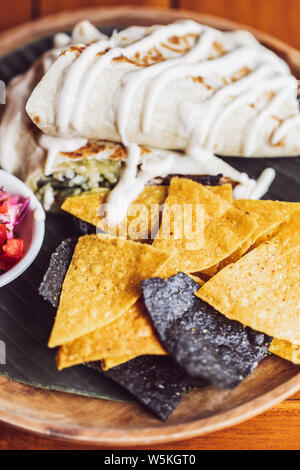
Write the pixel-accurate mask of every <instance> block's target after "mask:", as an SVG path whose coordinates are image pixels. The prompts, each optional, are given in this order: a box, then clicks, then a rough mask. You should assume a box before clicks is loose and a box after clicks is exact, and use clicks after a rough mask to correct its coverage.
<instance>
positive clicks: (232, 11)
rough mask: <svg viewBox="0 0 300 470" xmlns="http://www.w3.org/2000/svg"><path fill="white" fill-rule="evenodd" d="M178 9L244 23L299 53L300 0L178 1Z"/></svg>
mask: <svg viewBox="0 0 300 470" xmlns="http://www.w3.org/2000/svg"><path fill="white" fill-rule="evenodd" d="M178 6H179V7H180V8H186V9H190V10H195V11H198V12H201V13H209V14H212V15H217V16H221V17H223V18H229V19H231V20H234V21H238V22H239V23H245V24H247V25H249V26H253V27H254V28H258V29H260V30H261V31H266V32H267V33H269V34H273V35H274V36H276V37H278V38H280V39H282V40H283V41H286V42H288V43H289V44H291V45H293V46H294V47H296V48H298V49H300V34H299V19H300V1H299V0H288V1H287V0H210V1H207V0H178Z"/></svg>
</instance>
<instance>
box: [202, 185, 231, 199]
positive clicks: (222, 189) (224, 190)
mask: <svg viewBox="0 0 300 470" xmlns="http://www.w3.org/2000/svg"><path fill="white" fill-rule="evenodd" d="M205 187H206V188H207V189H209V190H210V191H212V192H213V193H216V194H219V196H222V198H224V199H226V201H228V202H230V203H231V204H232V203H233V193H232V186H231V184H229V183H226V184H223V185H221V186H205Z"/></svg>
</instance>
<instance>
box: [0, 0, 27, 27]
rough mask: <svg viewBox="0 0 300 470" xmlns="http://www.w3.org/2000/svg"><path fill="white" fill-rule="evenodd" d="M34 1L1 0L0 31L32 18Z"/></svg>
mask: <svg viewBox="0 0 300 470" xmlns="http://www.w3.org/2000/svg"><path fill="white" fill-rule="evenodd" d="M32 2H33V0H1V1H0V30H2V29H6V28H10V27H11V26H15V25H16V24H19V23H22V22H23V21H28V20H30V19H31V18H32V4H33V3H32Z"/></svg>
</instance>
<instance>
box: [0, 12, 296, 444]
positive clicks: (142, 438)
mask: <svg viewBox="0 0 300 470" xmlns="http://www.w3.org/2000/svg"><path fill="white" fill-rule="evenodd" d="M146 16H149V17H153V18H154V17H155V16H157V18H159V21H158V22H162V23H163V22H166V21H172V20H176V19H179V18H194V19H195V20H197V21H199V22H203V23H205V24H209V25H212V26H215V27H217V28H218V27H219V28H225V29H238V28H242V29H247V30H248V31H251V32H252V33H254V34H255V35H256V37H257V38H258V39H259V40H260V41H262V42H264V44H266V45H268V46H269V47H271V48H274V49H276V50H277V51H278V52H281V53H283V54H284V55H285V56H286V57H287V58H288V60H289V61H290V63H291V64H292V65H293V66H296V67H297V68H298V70H299V71H300V52H299V51H297V50H296V49H294V48H293V47H291V46H289V45H287V44H285V43H284V42H282V41H280V40H278V39H276V38H274V37H272V36H270V35H268V34H266V33H263V32H260V31H258V30H256V29H254V28H250V27H248V26H245V25H242V24H240V23H236V22H233V21H230V20H226V19H222V18H218V17H214V16H211V15H204V14H199V13H195V12H192V11H188V10H170V9H164V8H159V9H155V8H147V7H136V6H134V7H109V8H105V7H98V8H97V7H96V8H85V9H80V10H76V11H68V12H61V13H58V14H54V15H51V16H46V17H44V18H41V19H38V20H34V21H30V22H27V23H24V24H22V25H20V26H17V27H14V28H11V29H9V30H7V31H5V32H3V33H0V56H3V55H6V54H8V53H9V52H11V51H13V50H15V49H16V48H18V47H21V46H23V45H26V44H27V43H29V42H31V41H34V40H36V39H38V38H40V37H43V36H46V35H48V34H51V33H54V32H57V31H61V30H64V29H68V28H69V27H70V26H71V25H72V24H74V23H75V22H76V21H78V20H80V19H82V18H87V19H91V20H93V21H95V22H96V23H101V24H103V25H110V26H111V25H114V24H117V25H126V24H130V23H134V22H135V21H142V20H143V19H144V18H145V17H146ZM28 388H30V387H29V386H27V385H22V389H23V390H24V392H25V391H26V389H28ZM299 390H300V373H299V374H297V375H295V376H294V377H293V378H292V379H289V380H288V381H286V382H285V383H283V384H281V385H279V386H278V387H276V388H275V389H273V390H272V391H270V392H267V393H266V394H264V395H261V396H260V397H258V398H255V399H254V400H251V401H249V402H247V403H246V404H243V405H240V406H238V407H236V408H234V409H231V410H229V411H226V412H223V413H222V412H221V413H219V414H217V415H215V416H212V417H209V418H204V419H199V420H196V421H193V422H190V423H184V424H177V425H176V424H175V425H168V424H167V423H166V425H165V426H164V427H163V428H155V432H153V431H154V428H149V427H148V429H137V430H133V431H128V432H126V433H124V431H123V430H120V431H118V430H115V429H114V430H111V429H108V430H103V429H101V428H94V429H92V428H90V427H86V428H85V427H83V426H80V434H76V435H74V425H68V424H64V425H57V424H55V423H53V422H52V421H51V420H49V421H47V420H46V421H45V420H38V419H35V418H32V417H31V418H30V417H26V416H24V415H21V414H18V413H12V412H9V411H7V410H6V409H5V408H4V407H0V421H1V422H3V423H6V424H9V425H12V426H14V427H17V428H20V429H23V430H26V431H30V432H34V433H36V434H39V435H43V436H48V437H49V436H51V437H56V438H58V439H63V440H68V441H74V442H81V443H88V444H91V445H92V444H95V445H105V446H116V445H118V446H120V447H125V446H134V445H153V444H161V443H166V442H173V441H178V440H183V439H188V438H192V437H195V436H201V435H204V434H207V433H210V432H213V431H219V430H221V429H224V428H226V427H229V426H233V425H236V424H238V423H240V422H242V421H245V420H247V419H250V418H252V417H254V416H256V415H258V414H260V413H263V412H264V411H266V410H267V409H269V408H271V407H273V406H275V405H276V404H278V403H279V402H280V401H282V400H284V399H286V398H288V397H289V396H291V395H292V394H294V393H297V392H298V391H299ZM52 393H55V394H61V392H52ZM50 429H51V431H50Z"/></svg>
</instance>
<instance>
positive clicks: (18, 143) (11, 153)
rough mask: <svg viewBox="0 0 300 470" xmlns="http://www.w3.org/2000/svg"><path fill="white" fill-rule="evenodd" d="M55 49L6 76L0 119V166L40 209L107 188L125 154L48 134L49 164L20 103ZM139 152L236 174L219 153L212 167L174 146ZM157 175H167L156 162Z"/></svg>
mask: <svg viewBox="0 0 300 470" xmlns="http://www.w3.org/2000/svg"><path fill="white" fill-rule="evenodd" d="M82 28H83V30H82V31H81V33H82V34H83V33H84V34H85V35H87V34H89V35H91V34H92V32H93V27H92V26H91V25H90V24H89V23H87V22H83V23H80V24H79V25H77V26H76V27H75V29H74V32H73V35H74V33H75V32H76V37H78V34H79V30H81V29H82ZM96 31H98V30H96ZM99 34H100V33H99ZM82 39H84V37H83V36H82ZM57 40H59V41H60V42H63V41H66V40H70V38H68V36H66V35H58V38H56V41H57ZM59 51H60V49H54V50H52V51H49V52H47V53H46V54H45V55H44V56H43V57H42V58H41V59H40V60H38V61H37V62H36V63H35V64H33V66H32V67H31V68H30V69H29V71H28V72H27V73H25V74H23V75H20V76H18V77H16V78H14V79H13V80H12V81H11V83H10V84H9V85H8V88H7V104H6V107H5V110H4V113H3V116H2V119H1V122H0V165H1V167H2V168H4V169H5V170H7V171H9V172H11V173H14V174H16V175H17V176H18V177H19V178H21V179H22V180H24V181H25V182H26V183H27V184H28V185H29V186H30V188H31V189H32V190H33V191H34V192H35V193H36V194H37V196H38V197H39V199H40V200H41V202H42V203H43V204H44V207H45V209H46V210H50V209H51V210H52V209H54V210H55V209H56V208H57V207H58V206H60V205H61V204H62V203H63V201H64V200H65V199H66V198H67V197H70V196H74V195H78V194H81V193H82V192H86V191H88V192H91V191H92V192H97V191H102V190H103V189H104V190H108V189H111V188H112V187H113V186H114V185H115V184H116V183H117V181H118V180H119V178H120V174H121V171H122V168H123V167H124V165H125V162H126V160H127V151H126V149H125V148H124V147H123V146H122V145H121V144H119V143H114V142H107V141H99V140H89V141H87V140H85V139H78V138H74V139H70V142H67V143H68V145H69V144H70V143H71V150H70V149H69V151H63V148H62V147H63V145H64V142H62V143H61V141H60V139H56V138H53V139H52V141H51V143H52V144H53V142H54V144H55V145H54V147H55V148H56V151H55V152H54V154H53V155H52V158H51V162H50V163H51V165H50V168H49V164H48V163H49V152H48V151H47V148H46V147H47V145H46V146H45V142H44V141H45V139H46V140H47V139H49V137H48V136H46V135H45V134H43V133H42V132H41V131H40V130H39V129H38V127H37V126H36V125H35V123H33V122H32V121H31V119H30V118H29V117H28V115H27V114H26V112H25V103H26V101H27V99H28V96H29V95H30V94H31V92H32V90H33V88H34V87H35V86H36V84H37V83H38V81H39V80H40V78H41V77H42V76H43V74H44V73H45V71H46V70H47V69H48V68H49V66H50V65H51V63H53V61H54V60H55V57H57V55H58V54H59V53H60V52H59ZM50 140H51V138H50ZM141 155H142V162H147V161H149V160H151V159H152V158H154V157H155V158H156V159H158V160H159V159H160V158H163V159H166V158H171V159H173V160H175V162H177V164H176V165H175V166H173V167H172V168H173V170H174V169H175V170H174V171H175V172H176V171H177V170H178V171H179V172H181V173H182V172H183V173H184V174H191V175H217V174H220V173H221V174H223V175H224V176H226V177H229V178H230V179H231V180H234V181H239V179H240V178H239V176H240V173H239V172H237V171H236V170H234V169H233V168H231V167H230V166H229V165H227V164H225V163H224V162H222V161H221V160H220V159H217V162H218V165H217V168H215V167H214V166H213V167H208V166H207V165H203V164H202V163H200V162H196V161H195V160H194V159H190V158H189V157H186V156H183V155H181V154H180V153H178V152H170V151H166V150H157V149H156V150H153V149H151V148H149V147H143V148H141ZM181 157H182V158H181ZM186 161H187V163H185V162H186ZM210 170H211V171H210ZM174 171H173V172H174ZM167 173H168V172H167ZM158 176H167V174H164V173H163V170H162V168H161V166H160V165H159V170H158ZM224 181H226V180H224ZM249 181H250V179H249ZM216 184H217V183H216Z"/></svg>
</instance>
